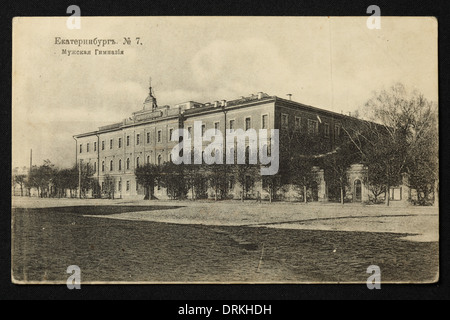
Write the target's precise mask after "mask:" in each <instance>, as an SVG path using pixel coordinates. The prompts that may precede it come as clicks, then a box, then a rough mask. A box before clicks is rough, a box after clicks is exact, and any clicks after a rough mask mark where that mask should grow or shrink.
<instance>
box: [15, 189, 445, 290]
mask: <svg viewBox="0 0 450 320" xmlns="http://www.w3.org/2000/svg"><path fill="white" fill-rule="evenodd" d="M12 215H13V221H12V228H13V229H12V231H13V243H12V250H13V255H12V258H13V275H14V279H15V280H16V281H18V282H22V281H25V282H42V281H44V282H47V283H65V281H66V279H67V277H68V274H66V269H67V267H68V266H69V265H78V266H80V268H81V271H82V282H84V283H87V282H109V281H114V282H152V283H153V282H165V283H179V282H201V283H203V282H207V283H211V282H213V283H220V282H226V283H244V282H245V283H285V282H289V283H310V282H360V283H365V281H366V280H367V277H368V276H369V275H368V274H367V273H366V269H367V267H368V266H370V265H378V266H380V268H381V271H382V281H383V282H385V283H386V282H432V281H435V280H437V275H438V269H439V262H438V256H439V254H438V249H439V247H438V211H437V209H436V208H419V207H408V208H400V207H392V208H386V207H384V206H360V205H351V204H350V205H345V206H340V205H336V204H307V205H304V204H290V203H277V204H256V203H254V202H246V203H244V204H242V203H240V202H224V203H221V202H219V203H214V202H177V201H173V202H161V201H159V202H153V201H150V202H149V201H138V202H127V201H124V200H114V201H111V200H77V199H64V200H56V199H36V198H34V199H27V198H15V199H13V210H12Z"/></svg>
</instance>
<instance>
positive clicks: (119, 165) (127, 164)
mask: <svg viewBox="0 0 450 320" xmlns="http://www.w3.org/2000/svg"><path fill="white" fill-rule="evenodd" d="M170 156H172V155H170ZM162 161H163V159H162V155H158V158H157V160H156V162H157V164H158V165H161V164H162ZM147 163H150V156H147ZM130 165H131V160H130V158H127V160H126V162H125V169H126V170H130ZM140 165H141V159H140V157H137V158H136V168H139V166H140ZM100 170H101V172H105V171H106V170H109V171H114V160H111V161H110V162H109V167H108V168H106V163H105V161H102V165H101V168H100ZM117 170H118V171H122V159H119V161H118V163H117ZM96 171H97V163H96V162H94V172H96Z"/></svg>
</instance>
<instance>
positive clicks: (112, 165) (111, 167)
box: [109, 160, 114, 171]
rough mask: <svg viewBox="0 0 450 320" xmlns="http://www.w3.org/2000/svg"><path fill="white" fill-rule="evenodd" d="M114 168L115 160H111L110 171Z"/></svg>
mask: <svg viewBox="0 0 450 320" xmlns="http://www.w3.org/2000/svg"><path fill="white" fill-rule="evenodd" d="M113 169H114V163H113V161H112V160H111V161H110V162H109V171H113Z"/></svg>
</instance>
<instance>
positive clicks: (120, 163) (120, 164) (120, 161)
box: [119, 159, 122, 171]
mask: <svg viewBox="0 0 450 320" xmlns="http://www.w3.org/2000/svg"><path fill="white" fill-rule="evenodd" d="M120 170H122V159H119V171H120Z"/></svg>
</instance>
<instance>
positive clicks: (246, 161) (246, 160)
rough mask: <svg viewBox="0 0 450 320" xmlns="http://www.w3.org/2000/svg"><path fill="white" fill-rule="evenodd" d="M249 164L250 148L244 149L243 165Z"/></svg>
mask: <svg viewBox="0 0 450 320" xmlns="http://www.w3.org/2000/svg"><path fill="white" fill-rule="evenodd" d="M249 163H250V146H247V147H246V148H245V164H249Z"/></svg>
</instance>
